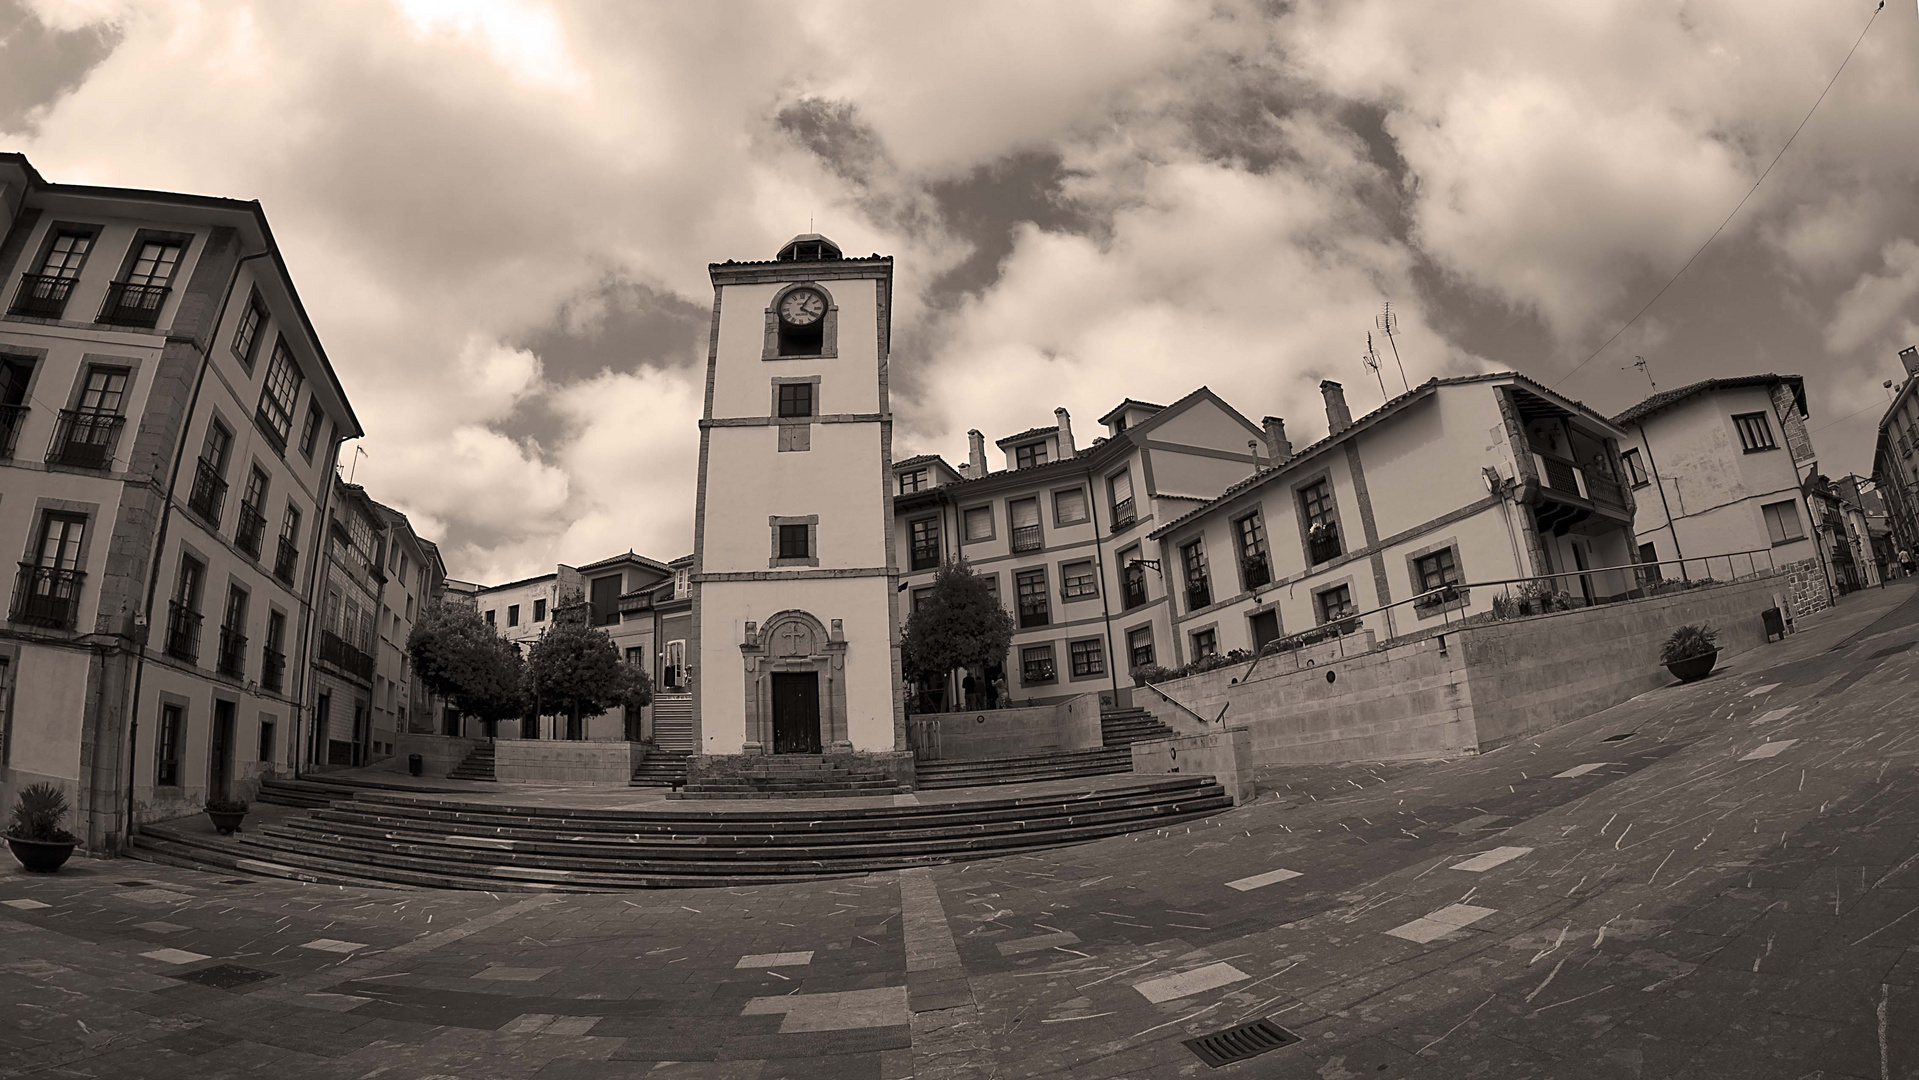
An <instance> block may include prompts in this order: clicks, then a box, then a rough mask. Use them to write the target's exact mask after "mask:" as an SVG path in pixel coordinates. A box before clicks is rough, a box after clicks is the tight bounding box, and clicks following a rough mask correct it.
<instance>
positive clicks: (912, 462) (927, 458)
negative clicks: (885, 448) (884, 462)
mask: <svg viewBox="0 0 1919 1080" xmlns="http://www.w3.org/2000/svg"><path fill="white" fill-rule="evenodd" d="M935 461H937V462H939V463H940V464H941V465H945V464H946V459H945V458H943V457H940V456H939V455H938V454H921V455H920V456H918V457H910V458H907V459H906V460H905V461H895V462H894V463H893V468H895V469H911V468H915V467H917V466H920V465H926V464H929V463H931V462H935ZM948 467H949V468H950V467H951V466H948Z"/></svg>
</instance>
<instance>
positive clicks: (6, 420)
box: [0, 405, 29, 461]
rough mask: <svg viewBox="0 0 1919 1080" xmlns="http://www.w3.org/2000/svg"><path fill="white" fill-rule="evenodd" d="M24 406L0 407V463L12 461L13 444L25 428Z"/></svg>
mask: <svg viewBox="0 0 1919 1080" xmlns="http://www.w3.org/2000/svg"><path fill="white" fill-rule="evenodd" d="M28 411H29V409H28V407H27V406H25V405H0V461H11V460H13V444H14V442H15V440H16V439H17V438H18V437H19V435H20V429H21V428H23V427H26V426H27V413H28Z"/></svg>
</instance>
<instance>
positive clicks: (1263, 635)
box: [1253, 611, 1279, 654]
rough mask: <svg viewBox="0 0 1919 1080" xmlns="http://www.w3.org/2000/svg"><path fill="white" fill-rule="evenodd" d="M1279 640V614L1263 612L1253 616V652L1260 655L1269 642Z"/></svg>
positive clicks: (1276, 612)
mask: <svg viewBox="0 0 1919 1080" xmlns="http://www.w3.org/2000/svg"><path fill="white" fill-rule="evenodd" d="M1278 640H1279V612H1278V611H1262V612H1260V613H1259V614H1257V615H1255V616H1253V652H1254V653H1255V654H1258V652H1259V651H1260V650H1261V649H1264V648H1265V647H1266V645H1267V643H1268V642H1273V641H1278Z"/></svg>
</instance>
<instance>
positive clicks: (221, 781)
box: [207, 701, 234, 800]
mask: <svg viewBox="0 0 1919 1080" xmlns="http://www.w3.org/2000/svg"><path fill="white" fill-rule="evenodd" d="M233 714H234V708H233V702H231V701H215V702H214V703H213V739H212V743H213V745H212V749H211V752H210V753H209V755H208V758H209V760H208V763H207V798H208V799H209V800H222V799H226V798H227V797H228V796H230V795H231V794H232V793H233Z"/></svg>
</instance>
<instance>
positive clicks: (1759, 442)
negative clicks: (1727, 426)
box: [1732, 412, 1779, 454]
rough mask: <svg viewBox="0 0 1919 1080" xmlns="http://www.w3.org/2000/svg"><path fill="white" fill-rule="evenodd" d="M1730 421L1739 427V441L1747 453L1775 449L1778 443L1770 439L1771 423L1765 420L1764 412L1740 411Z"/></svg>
mask: <svg viewBox="0 0 1919 1080" xmlns="http://www.w3.org/2000/svg"><path fill="white" fill-rule="evenodd" d="M1732 423H1733V426H1734V427H1736V428H1738V429H1739V441H1740V443H1741V444H1743V445H1744V446H1745V448H1746V453H1748V454H1753V453H1757V452H1759V451H1761V450H1772V449H1776V448H1777V447H1778V445H1779V444H1778V443H1775V442H1773V441H1772V425H1771V424H1769V423H1767V422H1766V414H1765V413H1762V412H1755V413H1740V414H1738V415H1737V416H1734V417H1733V418H1732Z"/></svg>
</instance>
